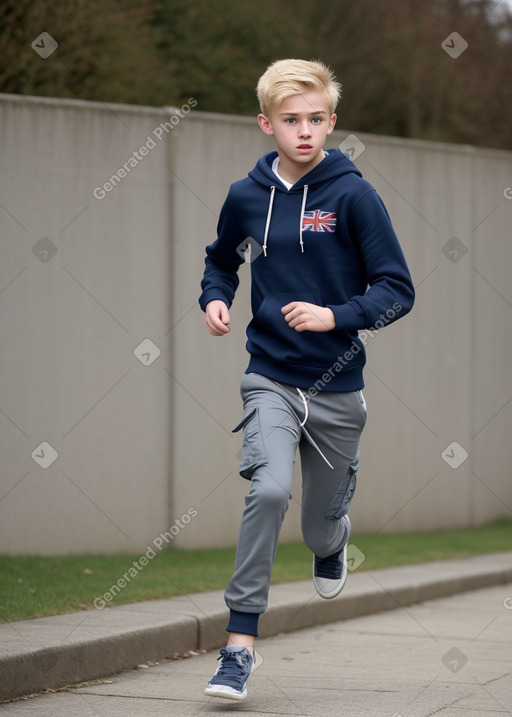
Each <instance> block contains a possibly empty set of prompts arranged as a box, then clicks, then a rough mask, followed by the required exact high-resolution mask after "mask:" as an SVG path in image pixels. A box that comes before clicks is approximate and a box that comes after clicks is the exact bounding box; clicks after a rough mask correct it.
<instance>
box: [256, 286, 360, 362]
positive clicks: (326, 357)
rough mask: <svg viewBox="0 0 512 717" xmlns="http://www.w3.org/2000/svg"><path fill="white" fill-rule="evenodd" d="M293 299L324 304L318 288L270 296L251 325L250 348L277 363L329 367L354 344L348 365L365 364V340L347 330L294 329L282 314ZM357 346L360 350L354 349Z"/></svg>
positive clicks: (266, 298) (258, 354) (257, 354)
mask: <svg viewBox="0 0 512 717" xmlns="http://www.w3.org/2000/svg"><path fill="white" fill-rule="evenodd" d="M291 301H305V302H308V303H309V304H316V305H317V306H323V305H324V303H323V301H322V296H321V294H320V292H319V291H318V290H314V289H313V290H310V291H299V292H297V291H294V292H287V293H284V294H272V295H270V296H266V297H265V299H264V300H263V302H262V303H261V305H260V307H259V309H258V311H257V312H256V314H255V315H254V317H253V319H252V321H251V322H250V324H249V326H248V327H247V339H248V341H247V351H248V352H249V353H250V354H251V355H253V356H261V357H264V358H269V359H271V360H272V361H276V362H284V363H286V362H287V363H298V364H305V365H307V366H316V367H318V368H327V367H329V366H331V365H332V364H333V363H334V362H335V361H337V360H339V358H338V357H339V356H340V355H341V356H342V355H343V354H344V353H345V352H346V351H350V350H351V346H352V355H351V359H350V363H349V365H347V368H349V366H350V368H352V367H354V366H357V365H360V364H361V363H364V349H363V347H362V345H361V343H360V342H359V341H358V340H357V339H356V338H355V336H354V337H353V336H351V335H349V334H348V333H347V332H346V331H343V330H334V331H328V332H322V331H295V329H293V328H291V327H290V326H289V325H288V324H287V322H286V321H285V318H284V315H283V314H282V313H281V308H282V307H283V306H285V305H286V304H289V303H290V302H291ZM354 346H357V349H358V350H357V351H354V350H353V349H354ZM340 368H341V367H340Z"/></svg>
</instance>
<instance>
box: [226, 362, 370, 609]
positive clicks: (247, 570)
mask: <svg viewBox="0 0 512 717" xmlns="http://www.w3.org/2000/svg"><path fill="white" fill-rule="evenodd" d="M240 392H241V395H242V398H243V402H244V419H243V421H242V422H241V423H240V424H239V425H238V426H237V427H236V428H235V429H234V431H238V430H241V429H242V428H243V431H244V440H243V447H242V456H241V461H240V475H242V476H243V477H244V478H248V479H250V480H251V489H250V491H249V493H248V495H247V496H246V498H245V510H244V512H243V515H242V521H241V525H240V533H239V537H238V547H237V554H236V563H235V571H234V574H233V577H232V578H231V580H230V582H229V584H228V586H227V588H226V591H225V593H224V598H225V601H226V605H227V606H228V607H229V608H231V609H233V610H238V611H240V612H247V613H263V612H264V611H265V609H266V607H267V601H268V591H269V586H270V577H271V571H272V564H273V562H274V557H275V554H276V549H277V542H278V538H279V533H280V530H281V525H282V522H283V519H284V516H285V513H286V511H287V509H288V502H289V499H290V497H291V496H290V490H291V483H292V471H293V465H294V463H295V455H296V452H297V447H298V448H299V451H300V458H301V466H302V507H301V527H302V535H303V537H304V542H305V543H306V545H307V546H308V548H309V549H310V550H311V551H312V552H313V553H315V554H316V555H318V556H319V557H321V558H322V557H326V556H327V555H331V554H332V553H335V552H336V551H338V550H340V549H341V548H342V547H343V546H344V545H345V543H346V542H347V541H348V539H349V535H348V534H347V529H346V528H345V522H344V521H341V520H340V518H341V517H342V516H343V515H346V513H347V512H348V509H349V506H350V502H351V500H352V497H353V495H354V490H355V486H356V471H357V468H358V466H359V439H360V436H361V432H362V430H363V428H364V425H365V423H366V404H365V400H364V397H363V394H362V392H361V391H354V392H350V393H338V392H334V391H321V392H320V393H318V394H317V395H316V396H314V397H311V396H309V395H308V394H307V393H306V392H304V391H302V390H300V389H297V388H295V387H293V386H289V385H286V384H282V383H279V382H278V381H273V380H272V379H269V378H266V377H265V376H261V375H259V374H256V373H250V374H247V375H245V376H244V378H243V380H242V383H241V387H240Z"/></svg>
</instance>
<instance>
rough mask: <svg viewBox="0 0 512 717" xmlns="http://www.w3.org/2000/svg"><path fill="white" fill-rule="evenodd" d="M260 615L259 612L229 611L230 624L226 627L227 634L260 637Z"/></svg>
mask: <svg viewBox="0 0 512 717" xmlns="http://www.w3.org/2000/svg"><path fill="white" fill-rule="evenodd" d="M259 617H260V614H259V613H258V612H240V611H239V610H233V609H231V610H230V611H229V623H228V626H227V627H226V631H227V632H239V633H241V634H242V635H254V637H258V620H259Z"/></svg>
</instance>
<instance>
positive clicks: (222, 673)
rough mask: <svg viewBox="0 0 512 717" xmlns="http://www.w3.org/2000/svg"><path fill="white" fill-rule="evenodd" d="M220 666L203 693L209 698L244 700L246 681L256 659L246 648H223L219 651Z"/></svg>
mask: <svg viewBox="0 0 512 717" xmlns="http://www.w3.org/2000/svg"><path fill="white" fill-rule="evenodd" d="M217 659H218V660H220V665H219V666H218V668H217V672H216V673H215V674H214V676H213V677H212V679H211V680H210V681H209V682H208V685H207V687H206V689H205V691H204V693H205V695H209V696H210V697H224V698H225V699H228V700H245V698H246V697H247V687H246V685H247V680H248V679H249V675H250V674H251V670H252V669H253V667H254V665H255V664H256V659H255V658H254V657H253V656H252V655H251V653H250V652H249V650H248V649H247V648H246V647H241V646H238V645H237V646H233V647H225V648H224V647H223V648H222V650H221V651H220V657H218V658H217Z"/></svg>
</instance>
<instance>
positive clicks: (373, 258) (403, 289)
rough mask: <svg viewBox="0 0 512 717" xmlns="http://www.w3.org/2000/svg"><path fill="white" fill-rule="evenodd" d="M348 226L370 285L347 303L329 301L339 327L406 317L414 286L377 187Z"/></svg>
mask: <svg viewBox="0 0 512 717" xmlns="http://www.w3.org/2000/svg"><path fill="white" fill-rule="evenodd" d="M348 228H349V231H350V234H351V237H352V240H353V242H354V245H355V246H356V249H357V251H358V252H359V254H360V256H361V259H362V262H363V265H364V268H365V272H366V279H367V282H368V289H367V291H366V293H365V294H364V295H362V296H353V297H352V298H351V299H350V300H349V301H348V302H347V303H346V304H341V305H339V306H332V305H329V308H330V309H332V311H333V313H334V317H335V320H336V326H335V328H336V329H345V330H349V331H350V330H358V329H370V328H373V327H374V326H375V324H376V322H377V321H379V320H380V321H381V322H382V320H383V315H384V317H385V323H386V324H390V323H392V322H393V321H396V320H397V319H399V318H402V316H405V315H406V314H407V313H409V311H410V310H411V308H412V306H413V304H414V286H413V283H412V279H411V275H410V273H409V269H408V268H407V263H406V261H405V257H404V255H403V252H402V249H401V247H400V244H399V242H398V239H397V236H396V234H395V231H394V229H393V227H392V225H391V220H390V218H389V214H388V212H387V210H386V208H385V206H384V203H383V201H382V199H381V198H380V197H379V195H378V194H377V192H376V191H375V189H373V188H372V189H371V190H370V191H369V192H367V193H366V194H365V195H364V196H363V197H362V198H361V199H360V200H359V201H358V202H357V203H356V205H355V206H354V207H353V208H352V210H351V212H350V214H349V216H348ZM386 312H388V313H387V314H386Z"/></svg>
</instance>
